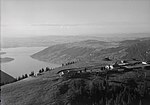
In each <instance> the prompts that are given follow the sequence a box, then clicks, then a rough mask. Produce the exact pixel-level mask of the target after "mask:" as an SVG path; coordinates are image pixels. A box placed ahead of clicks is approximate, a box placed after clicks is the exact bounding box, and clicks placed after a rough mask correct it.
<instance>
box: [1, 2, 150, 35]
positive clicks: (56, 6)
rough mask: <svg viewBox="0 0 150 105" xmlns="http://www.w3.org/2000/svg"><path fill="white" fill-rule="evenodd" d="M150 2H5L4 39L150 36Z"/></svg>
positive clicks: (3, 18)
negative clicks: (105, 35) (107, 35)
mask: <svg viewBox="0 0 150 105" xmlns="http://www.w3.org/2000/svg"><path fill="white" fill-rule="evenodd" d="M149 10H150V1H149V0H126V1H124V0H113V1H111V0H99V1H98V0H77V1H73V0H61V1H60V0H55V1H54V0H1V36H3V37H4V36H5V37H34V36H48V35H62V36H70V35H98V36H102V37H103V35H104V34H109V35H113V34H122V33H127V34H129V33H150V14H149Z"/></svg>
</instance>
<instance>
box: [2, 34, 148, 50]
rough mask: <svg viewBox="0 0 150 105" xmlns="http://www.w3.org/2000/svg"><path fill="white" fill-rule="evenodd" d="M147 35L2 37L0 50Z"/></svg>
mask: <svg viewBox="0 0 150 105" xmlns="http://www.w3.org/2000/svg"><path fill="white" fill-rule="evenodd" d="M149 35H150V34H149V33H130V34H127V33H126V34H93V35H74V36H72V35H68V36H60V35H49V36H36V37H2V38H1V47H2V48H13V47H42V46H43V47H48V46H52V45H55V44H62V43H72V42H79V41H84V40H98V41H107V42H111V41H123V40H129V39H130V40H131V39H135V38H141V37H148V36H149Z"/></svg>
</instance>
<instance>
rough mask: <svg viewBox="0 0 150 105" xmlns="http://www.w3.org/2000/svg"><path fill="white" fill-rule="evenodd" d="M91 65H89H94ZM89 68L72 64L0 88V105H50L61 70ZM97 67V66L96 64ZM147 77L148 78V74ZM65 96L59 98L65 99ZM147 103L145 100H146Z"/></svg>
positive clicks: (120, 78)
mask: <svg viewBox="0 0 150 105" xmlns="http://www.w3.org/2000/svg"><path fill="white" fill-rule="evenodd" d="M95 64H96V63H93V64H91V65H95ZM87 65H88V66H89V64H88V63H81V64H79V63H78V64H73V65H69V66H64V67H59V68H56V69H54V70H52V71H48V72H45V73H44V74H43V75H41V76H38V77H35V78H32V77H30V78H27V79H25V80H21V81H18V82H15V83H11V84H8V85H5V86H2V88H1V89H2V94H1V100H2V105H52V104H54V103H55V101H56V99H55V98H58V96H56V95H55V93H57V91H58V89H57V88H58V87H57V86H59V85H61V84H63V83H64V82H65V81H64V82H62V81H61V80H58V81H57V78H58V75H56V72H58V71H59V70H61V69H66V68H74V67H84V66H87ZM96 65H97V64H96ZM148 73H149V76H150V72H148ZM135 76H136V74H134V73H132V72H129V73H125V74H122V75H120V74H119V75H117V74H116V77H112V80H119V81H120V80H122V79H124V78H129V77H131V78H134V77H135ZM65 95H66V94H64V95H62V96H59V98H62V100H63V98H64V97H65ZM146 101H147V100H146Z"/></svg>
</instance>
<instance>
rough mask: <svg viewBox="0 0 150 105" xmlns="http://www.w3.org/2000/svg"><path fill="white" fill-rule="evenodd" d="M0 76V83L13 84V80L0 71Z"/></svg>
mask: <svg viewBox="0 0 150 105" xmlns="http://www.w3.org/2000/svg"><path fill="white" fill-rule="evenodd" d="M0 75H1V76H0V81H1V83H9V82H13V81H14V80H15V78H13V77H12V76H10V75H9V74H7V73H5V72H3V71H1V70H0Z"/></svg>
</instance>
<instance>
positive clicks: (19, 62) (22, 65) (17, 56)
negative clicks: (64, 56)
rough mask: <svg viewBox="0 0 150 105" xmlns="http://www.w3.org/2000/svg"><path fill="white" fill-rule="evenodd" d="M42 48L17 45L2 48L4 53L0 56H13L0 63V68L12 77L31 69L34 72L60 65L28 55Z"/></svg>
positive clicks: (28, 71) (27, 72) (26, 72)
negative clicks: (11, 59)
mask: <svg viewBox="0 0 150 105" xmlns="http://www.w3.org/2000/svg"><path fill="white" fill-rule="evenodd" d="M44 48H45V47H17V48H4V49H2V51H3V52H6V54H3V55H1V57H10V58H14V60H13V61H10V62H7V63H1V70H3V71H4V72H6V73H8V74H10V75H11V76H13V77H18V76H21V75H22V74H29V73H30V72H31V71H34V72H35V73H36V72H38V71H39V70H40V69H41V68H45V67H49V68H54V67H58V66H60V65H58V64H52V63H47V62H43V61H39V60H36V59H33V58H32V57H30V55H32V54H34V53H36V52H38V51H41V50H43V49H44Z"/></svg>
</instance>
